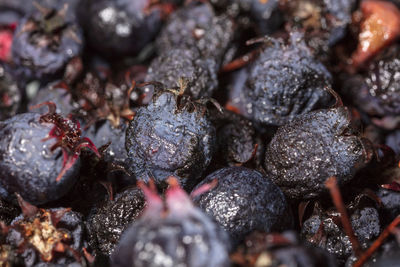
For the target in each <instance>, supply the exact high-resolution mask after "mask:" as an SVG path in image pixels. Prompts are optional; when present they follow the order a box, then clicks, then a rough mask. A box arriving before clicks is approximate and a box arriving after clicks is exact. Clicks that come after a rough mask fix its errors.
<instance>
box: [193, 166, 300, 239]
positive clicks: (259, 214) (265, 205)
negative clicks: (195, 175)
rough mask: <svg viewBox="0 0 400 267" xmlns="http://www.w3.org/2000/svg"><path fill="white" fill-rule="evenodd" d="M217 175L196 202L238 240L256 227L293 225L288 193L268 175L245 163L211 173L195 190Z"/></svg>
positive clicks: (278, 228)
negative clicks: (215, 180)
mask: <svg viewBox="0 0 400 267" xmlns="http://www.w3.org/2000/svg"><path fill="white" fill-rule="evenodd" d="M214 179H217V180H218V184H217V185H216V186H215V187H214V188H212V189H211V190H209V191H208V192H206V193H204V194H202V195H200V196H198V197H195V198H194V202H195V203H196V204H197V205H198V206H199V207H200V208H201V209H203V210H204V211H205V212H206V213H207V214H209V215H210V216H211V217H213V218H215V220H216V221H217V222H218V223H219V224H220V225H221V226H222V227H223V228H224V229H225V230H226V231H227V232H228V233H229V234H230V236H231V239H232V241H233V242H234V244H238V243H239V242H240V241H242V239H243V238H244V237H245V236H246V235H247V234H248V233H250V232H252V231H255V230H260V231H265V232H268V233H269V232H273V231H281V230H286V229H289V228H291V227H292V222H293V217H292V216H291V211H290V208H289V205H288V203H287V202H286V199H285V196H284V195H283V193H282V191H281V190H280V189H279V188H278V187H277V186H276V185H275V184H273V183H272V182H271V181H270V179H269V178H268V177H265V176H263V175H262V174H261V173H259V172H258V171H255V170H251V169H247V168H244V167H228V168H224V169H220V170H218V171H215V172H213V173H212V174H210V175H208V176H207V177H206V178H205V179H204V180H203V181H202V182H201V183H200V184H199V185H197V187H196V188H195V189H194V190H196V189H197V188H199V187H201V186H202V185H204V184H206V183H210V182H211V181H213V180H214ZM249 207H251V208H249Z"/></svg>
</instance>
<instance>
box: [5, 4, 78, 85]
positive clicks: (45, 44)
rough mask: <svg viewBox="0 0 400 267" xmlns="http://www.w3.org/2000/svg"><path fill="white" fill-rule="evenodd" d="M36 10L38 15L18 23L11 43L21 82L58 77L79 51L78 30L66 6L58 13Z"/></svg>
mask: <svg viewBox="0 0 400 267" xmlns="http://www.w3.org/2000/svg"><path fill="white" fill-rule="evenodd" d="M37 7H38V9H39V12H33V13H32V14H30V15H28V16H26V17H25V18H24V19H22V20H21V22H20V24H19V25H18V28H17V29H16V32H15V35H14V39H13V44H12V59H13V62H14V63H15V65H16V66H17V68H16V69H15V72H16V75H17V76H18V77H21V78H22V79H23V80H24V81H25V80H26V81H29V80H31V79H40V80H41V81H46V80H52V79H56V78H57V77H61V76H62V73H63V71H64V68H65V66H66V65H67V63H68V62H69V61H70V60H71V59H72V58H73V57H76V56H79V55H80V53H81V50H82V40H83V39H82V35H81V32H80V28H79V27H78V26H77V24H76V23H74V22H73V21H71V20H70V18H68V16H67V13H68V5H67V4H65V5H64V6H63V8H62V9H60V10H55V9H54V8H45V7H42V6H39V5H38V4H37Z"/></svg>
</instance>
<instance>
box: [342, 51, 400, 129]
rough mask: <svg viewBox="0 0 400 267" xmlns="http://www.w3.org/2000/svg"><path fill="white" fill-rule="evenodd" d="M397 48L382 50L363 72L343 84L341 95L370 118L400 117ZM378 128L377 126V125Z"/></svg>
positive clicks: (399, 68)
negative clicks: (344, 95) (346, 96)
mask: <svg viewBox="0 0 400 267" xmlns="http://www.w3.org/2000/svg"><path fill="white" fill-rule="evenodd" d="M399 53H400V46H398V45H395V46H392V47H390V48H388V49H386V50H385V51H384V52H383V53H382V54H381V55H380V56H378V57H376V58H374V60H373V61H372V62H371V63H370V64H369V65H368V68H367V70H366V71H365V72H363V73H360V74H358V75H355V76H351V78H348V79H345V80H344V81H343V84H344V88H343V93H344V94H346V95H348V96H349V98H351V100H352V101H353V103H354V104H355V105H356V106H357V107H358V108H359V109H360V110H362V111H364V112H366V113H367V114H369V115H371V116H376V117H384V116H387V117H388V116H395V115H398V114H400V85H399V83H400V77H399V76H400V75H399V74H400V56H399ZM378 126H379V125H378Z"/></svg>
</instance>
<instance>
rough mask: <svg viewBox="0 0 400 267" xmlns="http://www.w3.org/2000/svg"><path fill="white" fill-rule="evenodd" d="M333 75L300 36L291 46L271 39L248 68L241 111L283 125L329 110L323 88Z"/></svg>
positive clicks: (291, 41) (272, 123)
mask: <svg viewBox="0 0 400 267" xmlns="http://www.w3.org/2000/svg"><path fill="white" fill-rule="evenodd" d="M330 79H331V75H330V73H329V72H328V71H327V70H326V68H325V67H324V66H323V65H322V64H321V63H320V62H318V61H316V60H315V59H314V58H313V56H312V55H311V52H310V51H309V49H308V48H307V47H306V45H305V44H304V42H303V41H302V39H301V36H300V35H299V34H292V36H291V40H290V44H289V45H287V46H285V45H284V44H283V43H282V42H280V41H278V40H275V39H270V44H267V47H266V48H265V49H264V50H263V52H262V53H261V55H260V56H259V58H258V59H257V60H256V61H254V62H253V64H252V65H251V66H249V76H248V79H247V81H246V83H245V85H244V88H243V89H242V90H243V99H242V103H241V104H240V107H239V109H244V110H243V111H244V114H245V115H246V116H247V117H249V118H250V119H252V120H254V121H256V122H258V123H261V124H268V125H276V126H279V125H283V124H285V123H286V122H289V121H291V120H293V119H294V118H295V117H296V116H298V115H300V114H304V113H307V112H309V111H311V110H314V109H316V108H318V107H321V106H323V107H326V106H327V105H329V102H330V100H331V98H330V95H329V93H328V92H327V91H326V90H325V89H324V88H325V87H326V86H329V85H330Z"/></svg>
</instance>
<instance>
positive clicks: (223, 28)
mask: <svg viewBox="0 0 400 267" xmlns="http://www.w3.org/2000/svg"><path fill="white" fill-rule="evenodd" d="M234 33H235V26H234V24H233V22H232V21H231V20H230V19H228V18H227V16H225V15H221V16H217V15H216V14H215V12H214V10H213V8H212V6H211V5H210V4H209V3H205V2H201V1H193V2H191V3H189V4H187V5H186V6H184V7H182V8H180V9H179V10H177V11H176V12H174V13H173V14H172V15H171V16H170V18H169V20H168V23H167V24H166V25H165V27H164V28H163V30H162V31H161V33H160V35H159V37H158V38H157V39H156V44H157V50H158V52H159V53H160V54H161V53H162V52H165V51H169V50H172V49H174V48H196V47H197V48H198V51H200V53H201V55H202V57H204V58H206V59H214V60H215V61H216V63H217V65H218V66H219V65H220V64H221V61H222V59H223V56H224V54H225V52H226V50H227V48H228V46H229V45H230V43H231V42H232V41H233V38H234V36H235V35H234ZM176 78H179V77H176ZM159 81H160V82H163V81H162V80H159Z"/></svg>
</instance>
